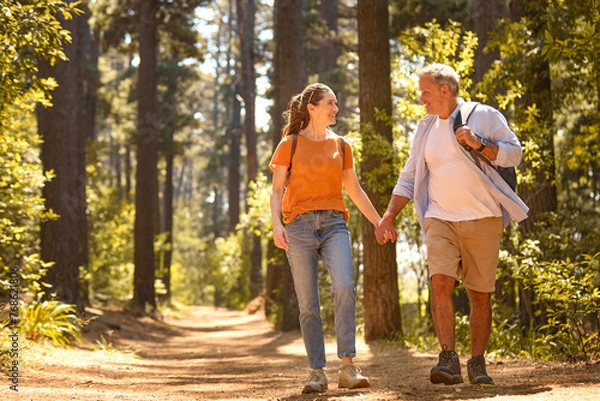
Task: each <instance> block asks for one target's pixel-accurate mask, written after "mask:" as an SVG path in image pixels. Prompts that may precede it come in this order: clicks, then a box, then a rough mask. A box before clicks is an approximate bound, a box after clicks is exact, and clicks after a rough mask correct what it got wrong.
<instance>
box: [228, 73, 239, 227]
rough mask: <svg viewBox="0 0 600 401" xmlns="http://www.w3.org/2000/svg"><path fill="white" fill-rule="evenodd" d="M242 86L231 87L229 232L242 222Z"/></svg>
mask: <svg viewBox="0 0 600 401" xmlns="http://www.w3.org/2000/svg"><path fill="white" fill-rule="evenodd" d="M239 90H240V86H239V85H238V84H236V85H233V86H232V87H231V93H230V100H231V121H230V125H229V129H228V130H227V131H228V132H227V136H228V137H229V158H228V163H227V193H228V195H229V199H228V202H229V232H230V233H232V232H234V231H235V228H236V226H237V225H238V223H239V222H240V185H241V178H240V136H241V133H242V123H241V118H242V116H241V113H242V105H241V103H240V101H239V99H238V93H239Z"/></svg>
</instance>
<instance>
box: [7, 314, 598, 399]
mask: <svg viewBox="0 0 600 401" xmlns="http://www.w3.org/2000/svg"><path fill="white" fill-rule="evenodd" d="M95 312H96V313H97V315H98V317H97V319H95V320H94V321H93V322H92V323H90V324H89V326H88V330H89V331H88V333H87V334H86V341H85V342H83V343H82V344H81V345H80V346H78V347H73V348H71V349H70V350H62V349H54V348H50V347H49V348H47V349H45V351H43V352H40V350H37V349H36V350H30V351H29V350H27V349H23V350H22V353H25V354H26V353H27V352H31V353H32V354H34V353H35V355H29V357H27V358H24V359H25V361H26V362H25V363H24V364H25V366H23V369H22V371H21V377H20V379H19V392H18V394H17V393H15V392H14V391H11V390H10V389H9V385H10V384H9V381H8V378H7V377H5V379H4V383H3V384H2V383H1V382H0V399H1V400H35V401H39V400H51V401H62V400H82V401H96V400H98V401H99V400H102V401H104V400H135V401H146V400H160V401H175V400H177V401H187V400H272V401H275V400H280V401H283V400H289V401H294V400H307V401H308V400H311V401H312V400H322V401H325V400H327V401H333V400H348V401H353V400H356V401H363V400H367V401H371V400H378V401H381V400H485V399H491V398H493V399H494V400H511V401H513V400H517V401H519V400H551V401H565V400H573V401H575V400H577V401H579V400H589V401H592V400H594V401H596V400H598V399H600V364H594V365H577V366H576V365H570V364H560V363H548V364H533V363H531V362H528V361H523V360H520V361H515V360H492V361H490V362H491V364H490V366H488V373H489V374H490V375H491V376H492V377H494V379H495V381H496V383H497V384H498V386H497V387H496V388H494V389H485V390H483V389H480V388H478V387H474V386H469V385H468V384H462V385H458V386H451V387H450V386H443V385H432V384H430V383H429V381H428V373H429V369H430V368H431V367H432V366H433V365H434V364H435V363H436V362H437V356H436V355H435V354H429V353H417V352H413V351H407V350H403V349H400V348H397V347H393V346H389V345H382V344H369V345H367V344H365V343H364V342H362V341H359V343H358V344H357V345H358V357H357V358H356V360H355V361H356V363H357V364H358V365H359V366H361V367H362V369H363V373H364V374H365V375H366V376H368V377H370V378H371V381H372V383H373V386H372V387H371V388H369V389H361V390H340V389H338V388H337V382H336V380H337V366H338V361H337V358H336V357H335V342H334V341H328V343H327V352H328V361H329V366H328V368H327V374H328V376H329V381H330V384H329V390H328V391H327V392H326V393H324V394H320V395H315V394H313V395H301V394H300V389H301V387H302V383H303V381H304V379H305V378H306V372H307V370H306V357H305V353H304V347H303V343H302V340H301V338H300V335H299V333H298V332H292V333H279V332H276V331H274V330H273V329H272V326H271V325H270V324H269V323H267V322H266V321H265V320H264V318H263V317H262V316H261V315H260V314H255V315H249V314H246V313H244V312H239V311H229V310H225V309H215V308H209V307H194V308H191V309H190V310H189V311H187V312H186V315H185V316H183V317H180V318H165V320H164V322H156V321H154V320H151V319H149V318H143V319H135V318H133V317H132V316H131V315H129V314H127V313H125V312H122V311H116V310H103V311H99V310H98V311H95ZM115 325H119V326H120V329H117V327H116V326H115ZM108 326H111V327H112V328H113V332H112V334H110V337H109V338H110V342H111V344H112V347H110V346H106V347H105V348H106V350H104V351H99V350H98V349H97V347H98V346H97V344H96V340H97V339H98V338H99V335H100V333H101V332H104V333H105V334H104V335H105V337H106V336H108V334H109V331H107V330H109V327H108ZM94 345H95V347H96V349H94ZM105 345H108V343H107V342H105ZM127 351H130V352H127ZM462 362H463V369H466V368H465V366H464V365H465V363H466V358H463V361H462ZM465 373H466V372H465V371H463V375H465Z"/></svg>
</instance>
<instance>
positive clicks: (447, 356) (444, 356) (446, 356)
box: [439, 350, 454, 366]
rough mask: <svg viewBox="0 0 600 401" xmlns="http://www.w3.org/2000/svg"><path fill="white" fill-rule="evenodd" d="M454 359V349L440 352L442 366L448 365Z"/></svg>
mask: <svg viewBox="0 0 600 401" xmlns="http://www.w3.org/2000/svg"><path fill="white" fill-rule="evenodd" d="M453 359H454V353H452V351H446V350H444V351H442V352H441V353H440V362H439V364H440V365H441V366H448V365H450V364H451V363H452V360H453Z"/></svg>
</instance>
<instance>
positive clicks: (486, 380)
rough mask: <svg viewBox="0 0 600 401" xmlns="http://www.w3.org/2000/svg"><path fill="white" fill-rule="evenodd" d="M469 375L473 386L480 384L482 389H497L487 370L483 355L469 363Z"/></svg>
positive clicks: (473, 358) (475, 357)
mask: <svg viewBox="0 0 600 401" xmlns="http://www.w3.org/2000/svg"><path fill="white" fill-rule="evenodd" d="M467 373H468V374H469V382H470V383H471V384H479V385H481V387H495V386H496V385H495V384H494V381H493V380H492V378H491V377H489V376H488V374H487V372H486V370H485V358H484V357H483V355H479V356H474V357H472V358H471V359H469V360H468V361H467Z"/></svg>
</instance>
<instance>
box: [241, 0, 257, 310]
mask: <svg viewBox="0 0 600 401" xmlns="http://www.w3.org/2000/svg"><path fill="white" fill-rule="evenodd" d="M237 14H238V26H239V35H240V47H241V52H240V56H241V57H240V59H241V79H242V98H243V99H244V110H245V115H244V137H245V139H246V152H247V156H246V165H247V167H246V168H247V169H248V183H251V182H253V181H256V176H257V174H258V156H257V153H256V117H255V102H256V74H255V72H254V46H253V45H254V19H255V14H256V6H255V4H254V0H237ZM246 208H247V207H246ZM251 235H252V260H251V272H250V298H251V299H254V298H255V297H257V296H259V295H260V293H261V292H262V289H263V276H262V248H261V241H260V237H258V236H256V235H253V234H251Z"/></svg>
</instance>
